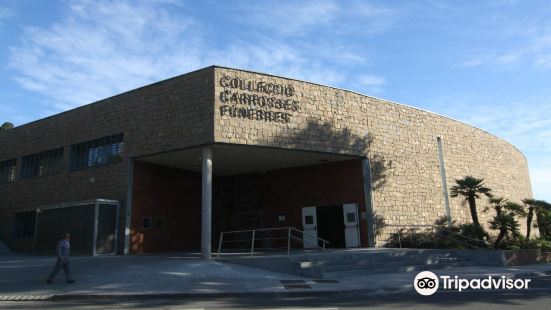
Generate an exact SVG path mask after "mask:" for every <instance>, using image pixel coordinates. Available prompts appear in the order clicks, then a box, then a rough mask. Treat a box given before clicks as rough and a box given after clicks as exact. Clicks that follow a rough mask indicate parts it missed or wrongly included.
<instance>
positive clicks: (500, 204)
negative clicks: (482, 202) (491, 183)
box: [483, 196, 509, 216]
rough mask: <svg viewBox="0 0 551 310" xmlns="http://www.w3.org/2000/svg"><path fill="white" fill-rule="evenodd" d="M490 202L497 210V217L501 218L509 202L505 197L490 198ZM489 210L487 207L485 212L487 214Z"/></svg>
mask: <svg viewBox="0 0 551 310" xmlns="http://www.w3.org/2000/svg"><path fill="white" fill-rule="evenodd" d="M488 202H489V203H490V205H491V206H492V207H493V208H494V210H496V215H497V216H499V215H501V212H502V210H503V208H504V207H505V206H506V204H507V203H508V202H509V200H507V199H505V198H503V197H494V196H490V198H489V199H488ZM488 209H489V208H488V207H486V209H484V211H483V212H486V211H487V210H488Z"/></svg>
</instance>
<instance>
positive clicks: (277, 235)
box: [218, 227, 329, 257]
mask: <svg viewBox="0 0 551 310" xmlns="http://www.w3.org/2000/svg"><path fill="white" fill-rule="evenodd" d="M228 236H233V237H234V238H233V239H229V238H226V240H224V237H228ZM306 238H308V239H310V240H311V241H313V242H312V243H311V244H310V245H314V248H317V249H321V250H323V251H325V250H326V248H327V245H328V244H329V241H327V240H325V239H322V238H318V237H316V236H313V235H310V234H308V233H305V232H304V231H302V230H299V229H297V228H295V227H277V228H260V229H247V230H234V231H225V232H221V233H220V239H219V240H218V257H220V255H221V254H222V247H223V245H224V244H233V245H234V247H233V248H232V249H233V250H236V249H237V250H243V249H246V250H247V252H249V253H250V255H251V256H253V255H254V253H255V251H259V250H275V249H287V255H289V254H291V248H292V244H291V243H292V242H293V241H295V242H299V243H301V244H302V245H303V246H304V244H305V239H306ZM258 243H260V247H259V246H256V245H257V244H258ZM274 243H275V245H274ZM320 243H321V246H320Z"/></svg>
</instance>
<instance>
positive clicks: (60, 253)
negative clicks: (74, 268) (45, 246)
mask: <svg viewBox="0 0 551 310" xmlns="http://www.w3.org/2000/svg"><path fill="white" fill-rule="evenodd" d="M70 240H71V235H70V234H68V233H64V234H63V238H62V239H61V241H59V243H58V244H57V248H56V254H57V261H56V263H55V267H54V270H52V273H51V274H50V276H49V277H48V280H46V282H48V284H52V282H53V280H54V279H55V277H56V275H57V273H58V272H59V270H60V269H61V268H63V271H64V272H65V280H66V281H67V283H75V281H73V278H72V276H73V275H72V274H71V262H70V260H69V255H70V254H71V243H70Z"/></svg>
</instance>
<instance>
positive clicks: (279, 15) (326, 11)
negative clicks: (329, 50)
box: [238, 0, 341, 36]
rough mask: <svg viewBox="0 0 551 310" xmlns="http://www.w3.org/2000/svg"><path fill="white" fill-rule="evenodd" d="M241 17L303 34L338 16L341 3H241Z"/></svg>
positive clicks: (261, 25)
mask: <svg viewBox="0 0 551 310" xmlns="http://www.w3.org/2000/svg"><path fill="white" fill-rule="evenodd" d="M238 10H239V11H241V12H240V13H241V14H239V16H244V17H245V18H239V20H240V21H241V22H243V23H246V24H252V25H254V26H255V27H259V28H270V29H273V30H275V31H277V32H278V33H280V34H284V35H293V36H301V35H304V34H306V33H307V32H308V31H309V30H311V29H312V28H314V27H315V26H319V25H328V24H330V23H331V22H332V21H334V20H335V19H336V18H337V15H338V14H339V12H340V10H341V9H340V8H339V6H338V5H337V4H336V3H335V2H334V1H330V0H306V1H300V2H298V1H262V2H256V1H255V2H254V4H253V3H252V2H248V1H246V2H241V3H240V5H239V6H238Z"/></svg>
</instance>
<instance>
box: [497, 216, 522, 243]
mask: <svg viewBox="0 0 551 310" xmlns="http://www.w3.org/2000/svg"><path fill="white" fill-rule="evenodd" d="M519 226H520V225H519V223H518V221H517V220H515V216H514V214H513V213H512V212H502V213H501V214H499V215H496V216H495V217H494V219H493V220H491V221H490V228H491V229H497V230H499V234H498V235H497V238H496V241H495V243H494V248H495V249H497V248H498V247H499V243H500V242H501V240H502V239H503V237H505V236H506V235H507V234H508V233H509V232H511V233H512V234H513V236H518V235H519Z"/></svg>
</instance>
